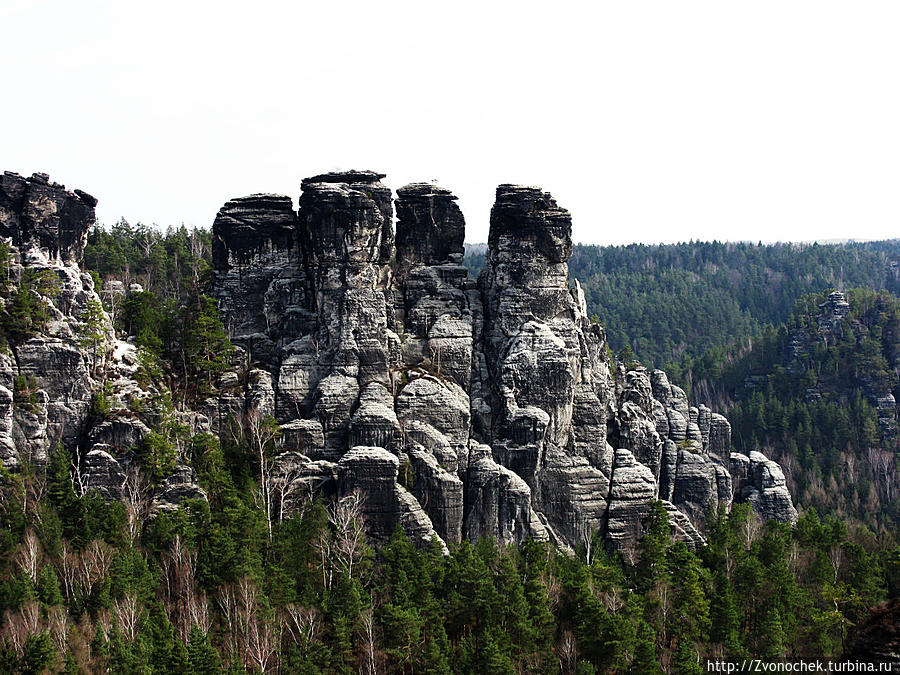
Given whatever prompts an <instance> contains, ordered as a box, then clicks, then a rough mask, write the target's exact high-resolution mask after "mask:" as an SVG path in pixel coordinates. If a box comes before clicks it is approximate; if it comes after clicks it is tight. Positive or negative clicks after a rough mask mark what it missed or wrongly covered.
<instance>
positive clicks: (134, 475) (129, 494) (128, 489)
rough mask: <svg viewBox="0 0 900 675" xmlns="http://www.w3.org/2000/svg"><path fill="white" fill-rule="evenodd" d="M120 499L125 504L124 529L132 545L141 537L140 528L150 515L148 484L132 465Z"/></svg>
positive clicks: (126, 476)
mask: <svg viewBox="0 0 900 675" xmlns="http://www.w3.org/2000/svg"><path fill="white" fill-rule="evenodd" d="M122 499H123V501H124V502H125V515H126V517H127V520H126V523H125V527H126V533H127V535H128V540H129V541H130V542H131V544H132V545H134V544H135V542H137V540H138V537H140V536H141V528H143V526H144V521H145V520H146V519H147V516H148V514H149V513H150V482H149V481H148V480H147V478H146V477H145V476H144V474H143V473H142V472H141V470H140V469H139V468H138V467H137V466H136V465H132V466H130V467H129V468H128V473H126V474H125V481H124V482H123V483H122Z"/></svg>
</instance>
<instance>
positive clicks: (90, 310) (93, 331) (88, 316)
mask: <svg viewBox="0 0 900 675" xmlns="http://www.w3.org/2000/svg"><path fill="white" fill-rule="evenodd" d="M106 328H107V319H106V314H105V313H104V311H103V305H101V304H100V301H99V300H96V299H95V298H91V299H89V300H88V301H87V303H86V304H85V308H84V311H83V312H82V314H81V323H80V324H79V326H78V345H79V346H80V347H81V348H82V349H84V350H85V351H87V352H88V354H90V356H91V367H92V370H93V371H94V372H96V371H97V370H98V368H100V367H101V366H102V360H103V357H104V354H103V348H104V345H105V343H106Z"/></svg>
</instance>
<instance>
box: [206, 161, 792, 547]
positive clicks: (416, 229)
mask: <svg viewBox="0 0 900 675" xmlns="http://www.w3.org/2000/svg"><path fill="white" fill-rule="evenodd" d="M382 178H384V176H383V175H381V174H377V173H373V172H366V171H354V172H348V173H345V174H340V173H339V174H326V175H322V176H316V177H313V178H309V179H306V180H304V181H303V186H302V194H301V196H300V200H299V211H298V213H297V214H296V218H295V219H293V220H292V218H293V216H292V214H290V213H288V211H287V208H286V204H287V203H288V201H287V198H286V197H284V198H280V199H279V198H276V197H273V196H269V195H254V196H251V197H247V198H244V199H243V200H233V201H231V202H229V203H228V204H226V205H225V206H224V207H223V209H222V211H221V212H220V213H219V216H218V217H217V219H216V222H215V224H214V239H215V241H216V242H217V247H219V250H220V253H219V254H217V255H216V257H215V259H216V271H215V276H214V281H213V284H212V293H213V295H214V296H215V297H216V298H218V299H219V302H220V306H221V307H222V309H223V311H224V314H225V320H226V323H227V325H228V326H229V328H230V330H231V333H232V339H233V341H234V342H235V344H237V345H239V346H240V347H241V349H242V350H244V352H245V354H244V358H243V362H244V363H246V364H247V368H248V369H250V372H251V373H257V376H256V377H255V379H254V378H247V377H246V373H239V374H238V376H239V377H238V379H240V380H241V381H248V382H250V384H248V385H247V387H246V390H245V391H244V392H239V393H238V395H237V397H238V400H237V402H236V401H235V397H234V395H231V396H228V397H224V398H220V399H219V400H218V401H213V400H211V401H209V402H208V403H209V406H210V409H212V408H214V407H215V406H218V407H219V409H220V410H219V413H218V414H216V415H210V418H211V419H219V420H222V419H226V418H227V416H228V414H231V415H233V414H235V412H240V411H241V410H243V411H246V410H247V409H249V408H252V407H253V406H258V405H260V404H259V403H258V402H259V401H264V403H263V404H261V405H263V406H264V410H263V412H266V413H267V414H272V415H274V416H275V417H276V418H277V420H278V422H279V423H280V424H281V425H282V428H283V430H284V433H283V435H282V437H281V440H280V443H281V445H282V449H283V450H284V452H285V456H288V455H290V457H291V458H292V460H291V462H289V463H288V464H289V465H290V466H291V467H292V471H293V473H292V474H291V476H292V478H291V479H290V480H291V481H295V482H296V484H297V489H301V487H302V488H303V489H306V488H307V486H308V485H310V483H311V481H312V482H316V484H318V485H321V486H326V485H327V486H329V487H327V488H324V489H330V490H331V491H333V492H335V493H337V494H344V493H347V492H349V491H351V490H353V489H356V488H359V489H360V490H361V491H362V493H363V495H364V496H365V499H364V505H365V508H366V511H367V517H368V521H369V523H370V527H371V530H372V531H373V533H375V534H376V535H385V534H386V533H389V532H390V531H392V530H393V528H394V527H396V526H397V525H398V524H400V525H401V526H403V527H404V528H406V529H407V531H408V532H409V533H410V535H412V536H414V537H416V538H418V539H420V540H427V539H429V538H431V537H433V536H435V535H436V536H438V537H440V539H441V540H442V541H444V542H447V543H452V542H457V541H459V540H460V539H461V538H464V537H468V538H473V539H476V538H478V537H481V536H493V537H495V538H497V539H498V540H500V541H503V542H510V543H512V542H520V541H522V540H524V539H526V538H529V537H533V538H538V539H551V540H553V541H554V542H556V543H557V544H559V545H561V546H575V545H577V544H579V543H580V542H582V541H583V540H584V538H585V537H587V536H590V534H591V533H592V532H599V533H600V534H601V536H602V537H603V538H604V540H605V541H606V542H607V544H608V545H609V546H610V547H611V548H625V547H630V546H632V545H633V544H634V542H635V541H636V539H637V538H638V537H639V536H640V535H641V528H642V521H643V519H644V516H645V515H646V514H647V512H648V510H649V506H650V503H651V501H653V500H655V499H660V500H662V501H663V502H664V504H665V506H666V509H667V510H668V512H669V514H670V520H671V522H672V525H673V528H674V531H675V534H676V536H678V537H679V538H681V539H683V540H685V541H686V542H688V543H689V544H690V545H692V546H694V545H698V544H700V543H701V542H702V541H703V534H702V523H703V521H704V518H705V514H706V512H707V509H708V507H709V506H710V505H712V506H716V507H724V508H727V507H729V506H730V505H731V503H732V502H733V501H734V500H735V499H739V500H746V501H750V503H751V504H753V506H754V508H756V509H757V510H758V511H759V512H760V513H761V515H762V516H763V517H765V518H769V517H772V518H777V519H781V520H793V519H795V518H796V511H795V510H794V507H793V505H792V503H791V499H790V495H789V494H788V492H787V490H786V489H785V486H784V476H783V474H782V472H781V470H780V468H779V467H778V466H777V465H776V464H775V463H774V462H770V461H768V460H767V459H766V458H765V457H763V456H762V455H760V454H759V453H752V455H751V456H750V457H746V456H743V455H737V454H732V453H731V440H730V431H731V430H730V426H729V424H728V421H727V420H726V419H725V418H724V417H723V416H721V415H718V414H716V413H714V412H712V411H710V410H709V409H708V408H706V407H705V406H702V405H701V406H698V407H694V406H691V404H690V402H689V401H688V400H687V398H686V396H685V394H684V391H682V390H681V389H680V388H678V387H677V386H673V385H671V384H670V383H669V381H668V378H667V377H666V374H665V373H664V372H662V371H653V372H648V371H646V370H645V369H643V368H641V367H631V368H628V369H626V368H625V367H624V366H623V365H622V364H617V363H614V362H613V361H611V359H610V356H609V354H608V350H607V347H606V341H605V336H604V332H603V329H602V328H601V327H600V326H599V325H597V324H594V323H592V322H591V321H590V319H589V318H588V314H587V307H586V304H585V300H584V295H583V293H582V292H581V289H580V287H579V285H578V283H577V282H576V281H573V280H572V279H570V278H569V273H568V259H569V256H570V255H571V252H572V239H571V230H572V224H571V217H570V215H569V213H568V211H566V210H565V209H564V208H561V207H560V206H559V205H558V204H557V203H556V202H555V201H554V199H553V198H552V196H551V195H549V194H548V193H545V192H543V191H541V190H540V189H538V188H533V187H523V186H515V185H501V186H499V187H498V188H497V199H496V203H495V205H494V207H493V209H492V212H491V228H490V237H489V245H488V254H487V265H486V266H485V269H484V271H483V272H482V274H481V276H480V278H479V279H478V280H477V282H475V281H473V280H471V279H470V278H469V277H468V275H467V273H466V270H465V269H464V268H463V267H462V264H461V263H462V256H463V239H464V234H465V221H464V218H463V215H462V213H461V212H460V210H459V208H458V206H457V204H456V198H455V197H454V196H453V194H452V193H451V192H450V191H449V190H447V189H445V188H441V187H437V186H435V185H431V184H425V183H419V184H412V185H407V186H405V187H402V188H400V189H399V190H397V196H396V199H395V200H394V204H393V208H392V204H391V199H390V196H391V193H390V190H389V189H388V188H386V187H385V186H384V185H383V184H382V182H381V179H382ZM247 205H252V207H250V206H247ZM238 209H240V212H238ZM394 211H396V215H397V220H396V229H395V228H394V225H393V215H394ZM242 214H247V215H242ZM251 216H252V222H249V223H248V224H241V225H239V226H237V227H235V225H234V224H233V223H234V222H235V220H236V219H240V218H243V222H247V221H248V220H249V219H250V217H251ZM291 222H295V223H296V226H295V228H294V232H293V235H291V234H289V233H288V232H287V229H289V227H287V226H288V225H289V223H291ZM286 227H287V229H286ZM248 228H252V231H253V232H254V233H255V235H256V236H255V237H254V238H253V241H254V245H253V247H252V250H251V251H250V254H249V255H247V251H248V246H247V245H246V244H245V243H244V242H245V237H244V236H243V235H242V234H241V236H238V237H233V236H232V234H231V233H232V232H233V231H235V230H237V232H238V233H243V232H244V231H246V230H247V229H248ZM270 232H271V233H273V234H272V235H271V236H269V235H268V234H267V233H270ZM232 308H240V309H239V311H237V312H235V311H234V310H233V309H232ZM260 372H262V373H264V375H263V376H262V377H260V376H259V373H260ZM253 382H256V384H254V383H253ZM260 382H262V383H264V384H259V383H260ZM261 389H265V393H263V394H261V393H260V390H261ZM223 406H224V407H223ZM303 467H307V468H306V469H305V470H304V468H303ZM310 476H314V477H315V478H314V479H311V478H310ZM285 490H286V492H291V490H292V488H291V487H290V485H288V487H287V488H286V489H285Z"/></svg>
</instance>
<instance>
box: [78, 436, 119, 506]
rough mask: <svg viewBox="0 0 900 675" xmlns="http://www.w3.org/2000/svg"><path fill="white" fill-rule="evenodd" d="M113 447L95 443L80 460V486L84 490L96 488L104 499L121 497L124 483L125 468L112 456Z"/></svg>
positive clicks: (111, 499)
mask: <svg viewBox="0 0 900 675" xmlns="http://www.w3.org/2000/svg"><path fill="white" fill-rule="evenodd" d="M113 450H114V449H113V448H111V447H110V446H108V445H103V444H97V445H95V446H94V447H93V449H91V450H90V452H88V453H87V454H85V456H84V458H83V459H82V460H81V475H82V486H83V488H84V490H85V492H88V491H90V490H96V491H97V492H98V493H99V494H100V496H101V497H103V498H104V499H107V500H110V501H113V500H117V499H121V498H122V488H123V486H124V485H125V477H126V475H125V470H124V469H123V468H122V465H121V464H119V462H118V461H116V459H115V458H114V457H113V456H112V454H111V451H113Z"/></svg>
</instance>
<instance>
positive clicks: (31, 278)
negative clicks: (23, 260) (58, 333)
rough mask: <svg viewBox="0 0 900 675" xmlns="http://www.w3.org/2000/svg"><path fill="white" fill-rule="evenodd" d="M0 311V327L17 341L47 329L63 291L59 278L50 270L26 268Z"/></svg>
mask: <svg viewBox="0 0 900 675" xmlns="http://www.w3.org/2000/svg"><path fill="white" fill-rule="evenodd" d="M14 289H15V290H14V292H13V294H12V296H11V297H9V298H8V299H7V300H6V304H5V306H4V307H3V312H2V314H0V329H2V331H3V333H4V334H5V335H6V336H8V337H9V338H10V339H11V340H13V341H22V340H27V339H28V338H30V337H33V336H35V335H38V334H39V333H41V332H43V331H44V330H45V329H46V327H47V323H48V322H49V321H50V306H49V304H48V301H52V300H53V299H55V298H56V296H57V295H58V293H59V290H60V285H59V278H58V277H57V276H56V275H55V274H54V273H53V272H51V271H50V270H35V269H33V268H25V269H24V270H23V271H22V276H21V278H20V279H19V282H18V284H17V285H16V286H15V287H14Z"/></svg>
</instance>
